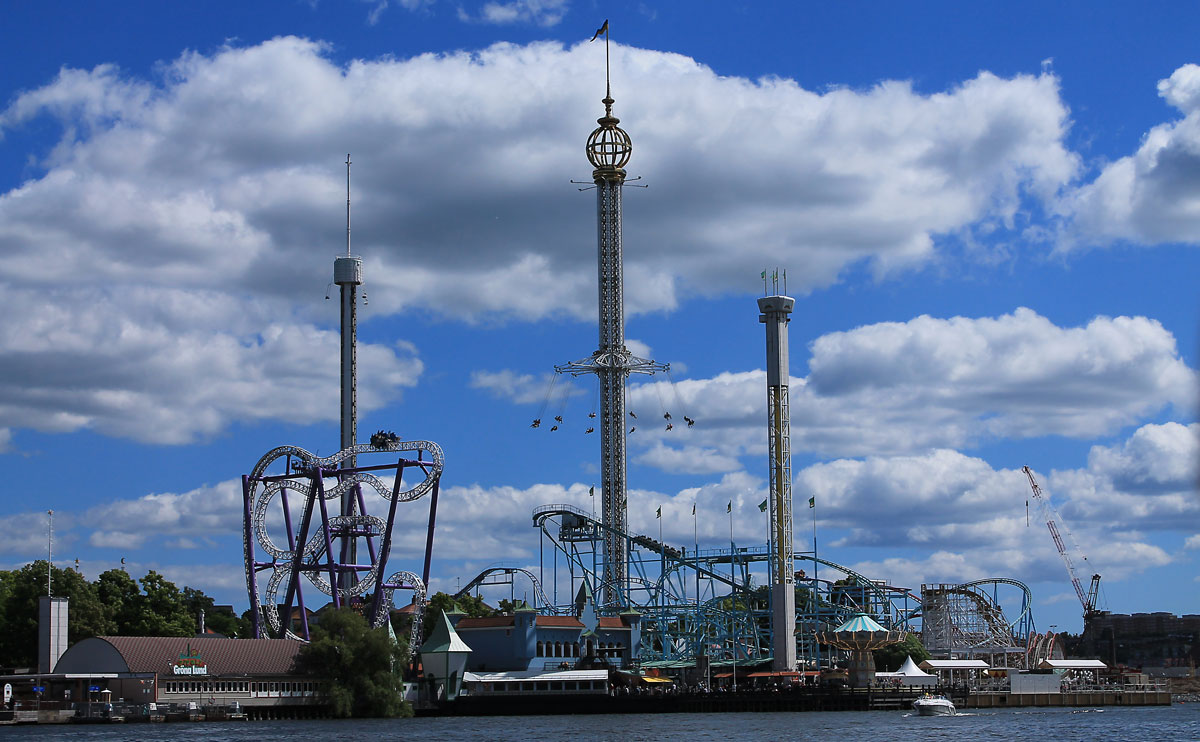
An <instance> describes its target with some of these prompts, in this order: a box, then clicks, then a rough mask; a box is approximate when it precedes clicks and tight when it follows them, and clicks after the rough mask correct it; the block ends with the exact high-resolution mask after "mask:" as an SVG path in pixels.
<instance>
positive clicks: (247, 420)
mask: <svg viewBox="0 0 1200 742" xmlns="http://www.w3.org/2000/svg"><path fill="white" fill-rule="evenodd" d="M1198 16H1200V10H1197V9H1195V8H1191V7H1187V6H1170V7H1168V6H1165V5H1163V6H1150V8H1149V9H1147V8H1145V7H1138V8H1133V7H1131V6H1121V5H1110V4H1101V3H1063V4H1055V5H1054V6H1053V7H1049V8H1047V7H1044V6H1043V5H1042V4H1033V3H1011V2H1007V3H972V4H969V5H963V4H961V3H923V4H920V5H919V6H915V7H914V6H907V5H901V4H888V5H884V4H860V3H837V4H826V5H822V6H819V7H818V6H811V7H809V6H800V5H794V4H790V3H777V4H776V3H753V4H750V3H746V4H736V3H727V4H713V6H701V7H699V8H698V7H697V6H696V4H694V3H656V4H653V5H651V4H649V3H644V4H643V3H606V4H602V5H601V4H596V3H587V2H569V1H568V0H557V1H556V0H540V1H536V0H516V1H515V2H490V3H473V2H462V3H451V2H441V1H440V0H405V1H402V2H330V1H329V0H325V1H324V2H312V3H310V2H273V3H263V4H258V5H247V4H240V3H219V2H218V3H206V4H196V5H184V4H170V3H168V4H163V3H149V2H146V3H133V2H131V3H125V4H123V5H122V6H121V10H119V11H114V10H112V9H111V7H100V6H96V5H95V4H91V3H54V2H47V3H38V4H34V3H21V4H16V5H14V6H11V7H9V8H6V10H5V22H4V23H3V24H2V26H0V55H2V56H0V66H2V68H3V69H4V70H5V75H4V76H3V78H2V81H0V84H3V86H4V90H3V100H2V101H0V106H2V108H0V284H2V285H3V288H4V291H5V295H6V297H7V302H6V306H7V307H8V311H6V312H5V314H4V317H3V319H0V451H2V453H0V456H3V458H4V460H5V461H6V463H7V468H8V472H9V478H8V485H7V487H8V492H7V496H6V497H5V498H4V501H3V506H2V510H0V534H2V535H3V538H2V539H0V563H3V564H5V565H8V566H15V565H19V564H22V563H24V562H26V561H29V560H31V559H35V558H40V557H41V556H43V555H44V548H45V543H44V541H45V539H44V535H45V514H44V511H45V510H46V509H48V508H53V509H54V510H55V511H56V523H55V531H56V541H57V546H56V550H55V551H56V554H57V555H59V556H60V557H61V558H63V559H64V560H74V559H79V560H80V564H81V568H82V569H83V571H84V572H85V574H88V575H89V576H94V575H95V574H98V573H99V572H101V571H103V570H105V569H108V568H110V567H112V566H114V565H117V564H119V563H120V560H121V559H122V558H125V559H126V561H127V563H128V564H129V565H130V566H131V571H135V572H137V573H138V574H140V573H142V572H144V570H146V569H150V568H153V569H158V570H160V571H162V572H164V573H166V574H167V575H168V576H169V577H171V578H172V579H175V580H176V581H178V582H180V583H186V584H190V585H193V586H196V587H200V588H203V589H205V590H206V591H208V592H210V593H211V594H213V595H215V596H216V597H218V598H219V599H220V600H222V601H226V602H233V603H237V604H239V605H244V604H245V600H246V598H245V595H244V589H243V588H242V585H243V582H242V571H241V551H240V536H239V528H240V509H239V505H240V503H239V494H238V490H237V481H238V478H239V477H240V475H241V474H243V473H246V472H248V471H249V470H250V468H251V467H252V466H253V465H254V462H255V461H256V460H257V459H258V458H259V457H260V456H261V455H262V454H264V453H265V452H266V451H267V450H269V449H270V448H272V447H274V446H276V445H280V444H284V443H288V444H295V445H299V446H302V447H305V448H307V449H309V450H313V451H320V452H321V453H323V454H328V453H331V452H333V451H334V450H335V449H336V447H337V435H338V428H337V423H336V416H337V369H336V352H335V349H336V322H337V309H336V306H335V302H333V301H328V302H327V301H325V299H324V296H325V290H326V285H327V284H328V282H329V281H330V279H331V262H332V257H333V256H334V255H335V254H336V253H337V252H338V251H339V250H341V249H342V247H343V245H344V191H343V188H344V177H345V174H344V166H343V165H342V162H343V160H344V158H345V154H346V152H351V153H352V156H353V159H354V162H355V165H354V173H353V179H354V190H355V206H354V220H355V221H354V232H353V237H354V247H355V252H356V253H357V254H360V255H362V256H363V257H364V260H365V266H366V280H367V283H366V288H367V292H368V296H369V302H370V303H369V305H368V306H367V307H366V308H365V309H364V311H363V321H362V325H361V330H360V339H361V342H362V345H361V353H362V355H361V358H362V369H361V371H360V381H361V388H362V391H361V397H360V402H361V404H362V407H363V413H362V419H361V422H360V431H366V432H369V431H373V430H376V429H378V428H388V429H394V430H396V431H397V432H398V433H400V434H401V435H402V436H403V437H405V438H408V439H428V440H433V441H436V442H438V443H439V444H440V445H441V446H442V447H443V448H444V449H445V451H446V456H447V468H446V473H445V476H444V479H443V485H444V490H443V500H442V505H441V507H440V513H439V515H440V518H439V520H440V524H441V525H440V528H439V531H438V536H437V547H436V551H435V570H434V572H435V579H434V581H433V588H434V589H446V588H450V587H452V586H453V585H454V584H455V581H456V579H457V578H463V579H466V578H468V577H470V576H471V575H473V574H475V573H476V572H478V571H479V570H480V569H482V568H483V567H485V566H488V565H490V564H505V565H512V566H530V565H535V564H536V563H537V559H538V544H537V538H536V533H535V531H534V530H533V529H532V528H531V527H530V526H529V513H530V510H531V509H532V508H533V507H535V506H537V505H540V504H543V503H550V502H570V503H575V504H579V505H581V506H583V507H590V506H589V504H588V497H587V489H588V487H589V486H590V485H592V484H594V483H595V482H596V480H597V475H596V462H597V460H598V457H599V453H598V442H597V441H596V439H595V436H585V435H584V434H583V433H582V429H583V427H584V426H585V425H586V422H585V420H586V414H587V412H588V410H589V407H590V404H591V402H590V399H591V398H592V396H593V395H594V392H593V390H592V389H591V388H590V387H589V386H588V385H587V384H584V383H579V384H578V385H577V387H576V389H577V391H578V394H576V395H575V396H571V397H569V398H567V399H566V400H565V402H564V403H563V405H564V406H563V407H562V409H563V411H564V417H565V418H566V423H565V424H564V426H563V429H562V430H561V431H558V432H555V433H550V432H549V431H548V430H545V429H539V430H536V431H534V430H531V429H529V427H528V425H529V421H530V420H531V419H532V418H533V417H534V416H535V415H536V414H537V412H538V410H539V408H540V407H541V405H542V403H543V400H544V399H545V397H546V393H547V386H548V379H547V374H548V372H549V371H550V369H551V368H552V366H553V365H554V364H556V363H562V362H565V361H568V360H573V359H576V358H581V357H584V356H587V355H588V354H589V353H590V352H591V350H593V349H594V347H595V344H596V333H595V319H594V317H595V227H594V214H593V211H594V199H593V196H592V194H591V193H580V192H578V190H577V189H576V187H575V186H573V185H571V183H570V182H569V181H570V180H572V179H574V180H587V178H588V175H589V169H590V168H589V166H588V164H587V162H586V160H585V159H584V156H583V143H584V141H585V139H586V137H587V134H588V133H589V131H590V130H591V129H592V128H593V127H594V125H595V124H594V121H595V119H596V117H598V116H599V115H600V114H601V113H602V108H601V106H600V103H599V98H601V97H602V96H603V83H604V78H603V50H602V49H601V48H600V47H599V44H587V43H586V42H587V40H588V39H589V38H590V37H591V35H592V32H593V31H594V30H595V28H596V27H597V26H598V25H599V24H600V22H602V21H603V20H604V19H605V18H606V17H607V18H609V19H610V21H611V26H612V33H613V36H612V39H613V42H614V46H613V60H612V74H613V94H614V97H615V98H616V105H615V113H616V115H618V116H620V117H621V119H622V126H623V127H624V128H625V129H626V130H627V131H628V132H629V134H630V135H631V137H632V138H633V142H634V148H635V149H634V155H633V159H632V160H631V163H630V165H629V170H630V173H631V176H641V177H642V179H643V180H642V181H640V182H642V183H645V184H647V185H649V188H646V189H637V190H633V189H630V190H628V191H627V192H626V193H625V196H626V198H625V249H626V274H627V290H626V305H627V310H628V317H629V319H628V323H627V331H626V334H627V337H629V338H630V339H631V341H632V343H631V347H632V348H633V349H634V350H635V351H638V352H639V354H648V355H650V356H652V357H654V358H656V359H658V360H660V361H666V362H669V363H671V364H672V367H673V373H672V380H673V383H668V382H667V381H666V380H663V381H662V382H661V383H660V384H658V385H657V386H647V385H641V384H635V385H634V386H633V387H632V388H631V391H630V406H631V409H635V410H642V417H643V418H645V417H647V416H648V417H649V418H651V419H655V418H658V417H660V416H661V413H662V411H663V410H664V409H668V410H670V411H672V412H673V413H674V414H675V416H676V417H677V418H678V417H679V416H680V414H681V413H680V410H681V409H682V410H683V412H685V413H686V414H688V415H689V416H691V417H693V418H696V419H697V421H698V423H697V425H696V427H695V428H693V429H691V430H675V431H671V432H667V431H664V430H661V429H657V426H647V427H643V428H640V429H639V430H638V431H637V432H636V433H635V434H633V435H631V436H630V485H631V489H632V492H631V498H630V515H629V519H630V523H631V524H632V526H633V527H634V528H635V529H637V530H639V531H641V532H645V533H654V532H655V531H656V530H657V526H658V524H657V523H656V522H655V521H654V511H655V509H656V508H658V507H659V506H662V507H663V511H664V515H665V516H666V517H665V518H664V524H663V526H664V533H665V535H666V537H667V539H668V540H671V539H672V538H674V539H675V540H678V541H679V542H681V543H689V542H690V539H691V534H692V524H691V522H690V518H689V517H687V516H688V515H690V512H691V506H692V503H697V504H698V508H699V510H700V512H701V513H702V514H704V513H707V516H705V517H702V518H701V522H700V531H701V540H702V541H707V542H708V543H710V544H711V545H713V546H718V545H720V544H721V543H723V542H724V541H723V539H726V538H727V535H723V534H727V533H728V530H727V529H728V522H727V521H726V520H725V513H724V505H725V503H726V502H728V501H730V500H733V501H734V503H735V511H736V512H735V522H734V527H735V531H736V534H737V539H738V541H739V542H740V543H747V544H749V543H755V542H762V541H763V540H764V539H765V533H766V529H765V522H763V518H762V516H760V515H759V513H758V510H757V507H755V505H756V504H757V503H758V502H759V501H760V500H761V499H762V494H761V493H762V491H763V489H764V488H765V486H766V468H765V465H764V462H765V458H766V453H765V447H766V432H765V391H764V383H765V382H764V371H763V368H764V360H763V356H764V348H763V346H764V341H763V334H762V328H761V326H760V325H759V324H758V322H757V309H756V305H755V298H756V297H757V296H758V295H760V294H761V292H762V283H761V280H760V279H759V272H760V271H761V270H762V269H763V268H774V267H776V266H778V267H780V268H786V269H787V271H788V288H789V292H790V293H791V294H792V295H794V296H796V298H797V304H796V312H795V314H794V318H793V321H792V324H791V348H792V353H791V360H792V366H791V373H792V387H791V393H792V417H793V452H794V463H793V470H794V472H795V491H796V498H797V502H800V503H801V504H803V501H804V500H807V498H808V497H809V496H815V497H816V498H817V501H818V503H819V507H818V509H817V515H818V518H819V524H818V525H819V529H820V534H821V535H820V540H821V552H822V556H825V557H827V558H830V559H833V560H834V561H837V562H840V563H844V564H848V565H852V566H856V567H858V568H859V569H860V571H863V572H865V573H867V574H870V575H871V576H873V577H876V578H879V579H886V580H888V581H889V582H892V583H893V584H900V585H904V586H908V587H912V588H919V586H920V584H921V583H922V582H958V581H965V580H970V579H978V578H984V577H993V576H994V577H1011V578H1015V579H1019V580H1022V581H1024V582H1027V583H1028V584H1029V585H1030V586H1031V588H1032V589H1033V592H1034V596H1035V601H1036V605H1035V616H1036V619H1037V623H1038V626H1039V627H1040V628H1041V629H1043V630H1045V629H1046V628H1048V627H1049V626H1050V625H1057V626H1059V627H1060V628H1070V629H1073V630H1078V629H1079V628H1080V626H1081V620H1080V618H1079V613H1080V609H1079V606H1078V603H1077V602H1076V601H1075V598H1074V596H1073V593H1072V591H1071V588H1070V584H1069V583H1068V581H1067V579H1066V573H1065V570H1064V568H1063V566H1062V564H1061V562H1060V561H1059V560H1058V557H1057V555H1056V553H1055V551H1054V548H1053V545H1052V543H1051V541H1050V538H1049V535H1048V533H1047V531H1046V529H1045V528H1044V526H1041V525H1040V524H1039V523H1038V522H1037V518H1036V513H1035V517H1034V522H1033V525H1032V526H1031V527H1026V524H1025V507H1024V504H1025V500H1026V499H1027V493H1028V488H1027V485H1026V483H1025V480H1024V478H1023V475H1021V473H1020V468H1021V466H1022V465H1025V464H1028V465H1029V466H1031V467H1032V468H1033V469H1034V470H1035V472H1037V475H1038V478H1039V481H1040V482H1041V483H1042V486H1043V488H1044V489H1045V490H1046V491H1047V493H1049V494H1050V495H1051V496H1052V497H1053V501H1054V503H1055V504H1056V506H1057V507H1058V509H1059V511H1060V513H1061V515H1062V518H1063V519H1064V521H1065V522H1066V523H1068V524H1069V527H1070V528H1071V530H1072V532H1073V533H1074V535H1075V536H1076V538H1077V540H1078V542H1079V545H1080V547H1081V549H1082V551H1083V553H1085V554H1086V555H1087V556H1088V557H1089V561H1090V563H1091V564H1092V566H1093V567H1094V568H1095V569H1096V571H1099V572H1101V573H1102V574H1103V575H1104V599H1105V601H1104V602H1105V603H1106V605H1107V607H1108V608H1109V609H1111V610H1114V611H1118V612H1134V611H1153V610H1166V611H1172V612H1175V613H1195V612H1200V604H1198V603H1197V600H1196V597H1195V596H1196V594H1197V579H1198V577H1197V575H1198V572H1197V568H1196V559H1197V555H1198V553H1200V504H1198V502H1197V498H1196V482H1197V473H1196V461H1197V450H1198V444H1197V435H1198V431H1200V425H1198V424H1197V422H1196V420H1197V417H1196V409H1197V401H1196V400H1197V389H1198V386H1197V377H1196V368H1197V349H1198V344H1200V336H1198V328H1200V311H1198V310H1200V307H1198V302H1197V295H1196V290H1195V285H1196V276H1197V275H1200V253H1198V252H1197V242H1200V206H1197V204H1198V203H1200V200H1198V199H1200V195H1198V194H1200V67H1197V64H1200V59H1197V58H1196V55H1195V52H1194V43H1193V38H1192V36H1193V35H1194V34H1193V33H1192V32H1193V30H1194V29H1195V28H1196V27H1197V25H1196V24H1197V21H1198V20H1200V18H1198ZM558 406H559V402H558V401H554V402H552V403H551V408H552V409H553V408H557V407H558ZM418 511H419V512H418ZM802 511H804V512H802ZM796 512H797V541H798V544H799V545H800V546H801V548H804V544H806V543H808V542H807V539H808V533H809V528H810V526H811V523H810V522H808V521H806V520H805V519H806V518H807V517H808V516H809V513H808V512H807V511H806V509H804V508H797V511H796ZM423 518H424V511H423V508H420V507H419V508H416V510H414V511H411V512H409V513H406V515H405V524H404V526H403V527H402V529H401V530H402V533H403V536H402V537H401V538H400V541H399V543H398V544H397V547H396V548H397V556H396V558H397V559H399V560H400V561H401V562H404V563H406V564H407V565H408V567H407V568H409V569H415V568H416V567H417V566H418V562H417V553H418V551H419V549H418V546H419V545H420V544H421V543H422V540H423V536H422V527H423ZM1087 569H1088V568H1087V567H1081V570H1080V571H1081V572H1084V571H1086V570H1087ZM1088 574H1090V572H1088ZM1081 576H1082V577H1084V578H1085V580H1086V576H1087V575H1081Z"/></svg>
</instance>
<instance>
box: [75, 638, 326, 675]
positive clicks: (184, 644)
mask: <svg viewBox="0 0 1200 742" xmlns="http://www.w3.org/2000/svg"><path fill="white" fill-rule="evenodd" d="M84 641H85V642H86V641H103V642H107V643H108V644H110V645H112V647H113V648H114V649H116V650H117V652H118V653H119V654H120V656H121V659H123V660H124V661H125V664H126V665H127V666H128V668H129V669H128V672H157V673H158V674H159V675H171V674H173V673H172V666H173V665H174V664H176V663H177V662H178V661H179V658H180V656H181V655H186V654H188V653H189V652H190V653H191V654H192V655H193V656H195V655H199V658H200V660H201V661H202V662H204V664H205V666H206V667H207V668H208V674H209V675H210V676H211V675H286V674H289V673H292V672H294V666H295V663H296V655H297V654H298V653H299V652H300V648H301V647H302V646H304V645H303V644H301V643H300V642H298V641H294V640H292V639H221V638H215V637H201V638H197V637H173V636H99V637H95V639H85V640H84ZM83 643H84V642H80V643H79V644H77V645H76V646H77V647H78V646H82V645H83ZM72 649H74V647H72ZM64 656H65V655H64Z"/></svg>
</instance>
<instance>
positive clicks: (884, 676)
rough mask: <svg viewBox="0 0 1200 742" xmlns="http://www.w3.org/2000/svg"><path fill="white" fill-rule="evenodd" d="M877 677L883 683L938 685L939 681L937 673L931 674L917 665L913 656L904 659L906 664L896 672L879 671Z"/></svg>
mask: <svg viewBox="0 0 1200 742" xmlns="http://www.w3.org/2000/svg"><path fill="white" fill-rule="evenodd" d="M875 677H876V678H877V679H878V680H879V681H880V682H883V683H887V682H892V683H896V684H897V685H906V686H917V687H924V686H929V685H937V682H938V679H937V676H936V675H930V674H929V673H927V672H925V671H924V670H922V669H921V668H919V667H917V663H916V662H913V658H912V657H911V656H909V657H907V658H906V659H905V660H904V664H903V665H901V666H900V669H899V670H897V671H896V672H877V673H875Z"/></svg>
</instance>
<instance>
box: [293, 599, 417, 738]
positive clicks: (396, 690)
mask: <svg viewBox="0 0 1200 742" xmlns="http://www.w3.org/2000/svg"><path fill="white" fill-rule="evenodd" d="M405 654H406V652H405V650H404V646H403V644H402V643H398V642H394V641H392V638H391V637H390V636H389V635H388V632H387V630H386V628H383V629H372V628H371V627H370V626H369V625H368V624H367V620H366V619H365V618H363V617H362V616H360V615H359V614H358V613H357V612H355V611H354V609H352V608H341V609H338V610H335V611H330V612H329V613H328V614H326V615H324V616H322V617H321V623H320V624H319V625H318V626H316V627H315V628H314V630H313V635H312V641H311V642H309V644H307V645H306V646H304V647H301V649H300V654H299V657H298V659H297V661H296V664H297V667H298V669H299V670H300V671H301V672H303V673H305V674H307V675H309V676H311V677H313V678H316V679H318V680H320V681H322V682H324V684H325V686H324V687H325V696H326V698H327V699H328V701H329V706H330V709H331V711H332V712H333V715H334V716H337V717H342V718H345V717H351V716H353V717H396V716H412V705H411V704H409V703H408V702H407V701H405V700H404V699H403V697H402V695H401V694H402V693H403V690H404V682H403V679H402V677H401V671H402V664H403V662H404V656H405Z"/></svg>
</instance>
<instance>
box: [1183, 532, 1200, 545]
mask: <svg viewBox="0 0 1200 742" xmlns="http://www.w3.org/2000/svg"><path fill="white" fill-rule="evenodd" d="M1183 548H1185V549H1200V533H1197V534H1196V535H1194V536H1188V540H1187V541H1186V542H1184V544H1183Z"/></svg>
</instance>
